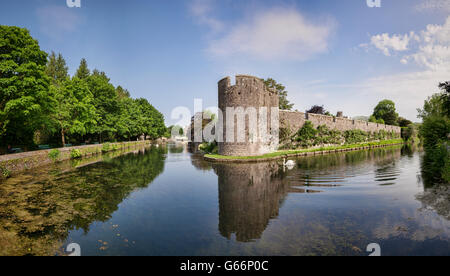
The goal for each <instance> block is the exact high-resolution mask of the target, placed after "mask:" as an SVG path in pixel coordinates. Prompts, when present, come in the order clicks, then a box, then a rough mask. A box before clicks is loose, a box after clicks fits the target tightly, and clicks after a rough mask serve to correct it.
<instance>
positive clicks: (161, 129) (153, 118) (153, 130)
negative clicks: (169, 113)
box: [136, 98, 167, 139]
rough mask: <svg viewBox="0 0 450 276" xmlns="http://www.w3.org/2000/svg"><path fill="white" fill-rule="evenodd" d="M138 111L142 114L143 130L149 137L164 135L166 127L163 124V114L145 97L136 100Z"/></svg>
mask: <svg viewBox="0 0 450 276" xmlns="http://www.w3.org/2000/svg"><path fill="white" fill-rule="evenodd" d="M136 101H137V103H138V105H139V107H140V111H141V113H142V115H143V121H142V123H141V124H142V126H143V131H144V134H145V135H146V136H147V135H148V136H150V138H152V139H155V138H159V137H162V136H164V134H165V133H166V131H167V128H166V126H165V124H164V116H163V115H162V114H161V113H160V112H159V111H158V110H156V108H154V107H153V106H152V105H151V104H150V103H149V102H148V101H147V100H146V99H142V98H141V99H137V100H136Z"/></svg>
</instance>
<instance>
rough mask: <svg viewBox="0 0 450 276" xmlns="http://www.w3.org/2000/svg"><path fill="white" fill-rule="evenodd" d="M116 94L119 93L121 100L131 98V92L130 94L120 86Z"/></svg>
mask: <svg viewBox="0 0 450 276" xmlns="http://www.w3.org/2000/svg"><path fill="white" fill-rule="evenodd" d="M116 92H117V96H119V99H123V98H130V92H128V90H126V89H124V88H123V87H122V86H120V85H119V86H117V88H116Z"/></svg>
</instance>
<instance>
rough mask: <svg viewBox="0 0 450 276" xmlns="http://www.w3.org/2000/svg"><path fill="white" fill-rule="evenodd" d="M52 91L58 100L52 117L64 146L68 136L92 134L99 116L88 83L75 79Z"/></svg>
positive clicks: (53, 86) (68, 80)
mask: <svg viewBox="0 0 450 276" xmlns="http://www.w3.org/2000/svg"><path fill="white" fill-rule="evenodd" d="M50 89H51V91H52V92H53V94H54V95H55V99H56V104H55V112H54V113H53V114H52V117H53V119H54V121H55V125H56V127H57V128H58V129H59V130H60V134H61V142H62V145H63V146H64V145H65V144H66V141H65V136H66V135H74V134H75V135H81V136H83V135H86V134H87V133H89V132H92V131H93V129H94V126H95V125H96V123H97V121H96V117H97V115H96V112H95V111H96V110H95V106H94V105H93V96H92V93H91V92H90V91H89V88H88V85H87V83H86V82H85V81H84V80H81V79H79V78H77V77H75V78H73V79H72V80H70V79H67V80H66V81H65V82H63V83H61V85H51V87H50Z"/></svg>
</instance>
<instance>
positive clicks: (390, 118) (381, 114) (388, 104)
mask: <svg viewBox="0 0 450 276" xmlns="http://www.w3.org/2000/svg"><path fill="white" fill-rule="evenodd" d="M373 116H374V117H375V118H376V119H377V120H379V119H383V120H384V122H385V123H386V124H388V125H397V119H398V113H397V112H396V109H395V103H394V102H393V101H391V100H383V101H381V102H379V103H378V105H377V106H376V107H375V109H374V111H373Z"/></svg>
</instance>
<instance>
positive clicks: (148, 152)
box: [0, 147, 167, 255]
mask: <svg viewBox="0 0 450 276" xmlns="http://www.w3.org/2000/svg"><path fill="white" fill-rule="evenodd" d="M166 153H167V149H166V148H165V147H160V148H155V147H153V148H151V149H142V150H137V151H135V152H133V153H131V154H128V155H123V156H120V157H117V158H113V157H108V155H106V156H105V155H104V156H103V157H97V159H96V158H93V160H91V162H98V161H99V160H98V158H101V159H103V162H98V163H93V164H89V162H88V164H87V165H83V166H81V167H78V168H77V169H75V170H73V169H71V168H70V167H71V166H73V165H74V164H73V163H72V164H71V162H65V163H62V164H59V165H57V166H56V167H53V168H44V169H41V170H40V171H35V172H28V173H26V174H24V175H22V176H20V177H16V178H12V179H9V180H7V181H5V182H3V183H1V185H0V255H54V254H55V252H57V254H61V253H62V252H59V253H58V249H59V248H61V246H62V244H63V242H64V240H65V239H66V238H67V235H68V232H69V231H70V230H73V229H83V230H84V231H85V232H88V231H89V226H90V225H91V224H92V223H93V222H94V221H101V222H105V221H108V220H109V219H110V217H111V215H112V213H113V212H115V211H116V210H117V209H118V205H119V204H120V203H121V202H122V201H123V200H124V199H125V198H127V197H128V196H129V195H130V193H131V192H133V191H135V190H136V189H140V188H146V187H148V185H149V184H150V183H151V182H152V181H153V180H154V179H155V178H156V177H157V176H158V175H159V174H161V173H162V172H163V170H164V162H165V154H166ZM75 165H80V164H75Z"/></svg>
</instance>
